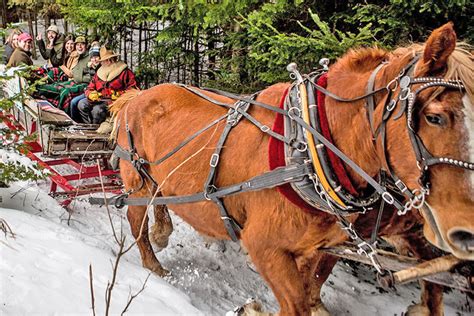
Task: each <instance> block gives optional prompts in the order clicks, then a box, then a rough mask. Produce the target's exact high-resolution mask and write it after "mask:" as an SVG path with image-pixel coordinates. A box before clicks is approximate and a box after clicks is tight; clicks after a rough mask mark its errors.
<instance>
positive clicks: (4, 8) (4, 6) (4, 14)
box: [2, 0, 8, 29]
mask: <svg viewBox="0 0 474 316" xmlns="http://www.w3.org/2000/svg"><path fill="white" fill-rule="evenodd" d="M7 9H8V6H7V0H2V28H3V29H5V28H6V27H7V19H8V15H7Z"/></svg>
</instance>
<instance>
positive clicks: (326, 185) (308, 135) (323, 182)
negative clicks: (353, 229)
mask: <svg viewBox="0 0 474 316" xmlns="http://www.w3.org/2000/svg"><path fill="white" fill-rule="evenodd" d="M299 90H300V97H301V108H302V110H303V111H302V112H303V120H304V121H305V122H306V124H308V125H310V126H311V122H310V120H309V108H308V94H307V92H306V86H305V84H304V83H301V84H299ZM305 134H306V139H307V141H308V149H309V152H310V154H311V161H312V163H313V167H314V170H315V171H316V174H317V175H318V178H319V181H320V182H321V185H322V186H323V188H324V190H325V191H326V192H327V193H328V194H329V196H330V197H331V199H332V200H333V201H334V202H336V203H337V204H339V205H340V206H341V207H343V208H346V205H345V204H344V202H342V201H341V199H340V198H339V196H338V195H337V194H336V192H335V191H334V190H333V188H332V187H331V185H330V184H329V182H328V180H327V179H326V176H325V175H324V171H323V168H322V166H321V162H320V161H319V158H318V153H317V152H316V145H315V143H314V138H313V134H311V132H310V131H308V130H305Z"/></svg>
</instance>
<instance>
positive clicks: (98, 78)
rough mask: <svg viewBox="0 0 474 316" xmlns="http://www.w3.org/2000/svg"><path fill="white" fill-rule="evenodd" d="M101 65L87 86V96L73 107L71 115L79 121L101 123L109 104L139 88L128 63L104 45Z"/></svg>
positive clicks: (101, 51) (106, 113)
mask: <svg viewBox="0 0 474 316" xmlns="http://www.w3.org/2000/svg"><path fill="white" fill-rule="evenodd" d="M100 62H101V67H100V68H99V70H98V71H97V73H96V74H95V75H94V77H93V78H92V81H91V82H90V83H89V85H88V86H87V88H86V91H85V95H86V98H85V99H82V100H81V101H79V103H78V105H77V108H74V109H73V108H71V117H72V119H73V120H74V121H76V122H79V123H88V124H100V123H102V122H104V121H105V119H106V118H107V115H108V110H107V107H108V105H109V104H110V103H111V102H112V101H114V100H115V99H117V98H118V97H119V96H120V95H121V94H122V93H123V92H124V91H125V90H128V89H130V88H137V82H136V80H135V75H134V74H133V72H132V71H131V70H130V69H128V66H127V64H125V63H124V62H123V61H119V60H118V55H117V54H115V53H114V52H113V51H111V50H108V49H106V48H105V47H102V48H101V49H100Z"/></svg>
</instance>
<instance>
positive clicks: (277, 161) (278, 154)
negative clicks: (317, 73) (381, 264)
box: [268, 75, 357, 212]
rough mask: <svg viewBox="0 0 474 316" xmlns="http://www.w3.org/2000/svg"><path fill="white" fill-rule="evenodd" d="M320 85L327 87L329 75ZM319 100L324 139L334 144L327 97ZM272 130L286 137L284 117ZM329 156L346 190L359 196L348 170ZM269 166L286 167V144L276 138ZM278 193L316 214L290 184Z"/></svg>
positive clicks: (272, 143)
mask: <svg viewBox="0 0 474 316" xmlns="http://www.w3.org/2000/svg"><path fill="white" fill-rule="evenodd" d="M318 84H319V85H320V86H322V87H326V86H327V75H323V76H321V77H320V78H319V80H318ZM287 94H288V90H286V91H285V93H284V94H283V96H282V98H281V100H280V104H279V106H280V108H281V109H282V108H283V106H284V102H285V98H286V95H287ZM317 98H318V116H319V120H320V126H321V129H322V132H323V135H324V137H326V138H327V139H328V140H329V141H331V142H332V137H331V133H330V131H329V124H328V121H327V117H326V109H325V106H324V100H325V95H324V94H323V93H320V92H319V91H318V93H317ZM272 130H273V131H274V132H276V133H279V134H281V135H284V124H283V115H281V114H277V117H276V119H275V122H274V123H273V127H272ZM326 151H327V153H328V156H329V160H330V161H331V164H332V168H333V170H334V173H335V174H336V177H337V179H338V181H339V183H341V184H342V185H343V186H344V188H345V189H346V190H347V191H348V192H349V193H351V194H354V195H357V191H356V190H355V189H354V187H353V186H352V183H351V181H350V179H349V178H348V176H347V173H346V170H345V169H344V165H343V163H342V162H341V160H340V159H339V157H337V156H336V155H335V154H334V153H333V152H332V151H330V150H327V148H326ZM268 157H269V164H270V170H273V169H275V168H277V167H281V166H284V165H285V154H284V144H283V142H281V141H280V140H278V139H276V138H271V139H270V143H269V156H268ZM277 189H278V191H279V192H280V193H281V194H283V195H284V196H285V197H286V198H287V199H288V200H290V201H291V202H292V203H293V204H295V205H296V206H298V207H300V208H302V209H303V210H306V211H309V212H315V211H317V209H315V208H314V207H312V206H311V205H309V204H308V203H306V202H305V201H304V200H303V199H302V198H300V196H299V195H298V194H297V193H296V192H295V191H294V190H293V188H292V187H291V185H290V184H284V185H281V186H279V187H278V188H277Z"/></svg>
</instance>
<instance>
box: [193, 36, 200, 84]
mask: <svg viewBox="0 0 474 316" xmlns="http://www.w3.org/2000/svg"><path fill="white" fill-rule="evenodd" d="M193 48H194V49H193V55H194V56H193V57H194V60H193V61H194V65H193V85H195V86H199V84H200V81H201V80H200V78H199V68H200V62H199V61H200V60H199V30H198V31H197V32H196V36H195V37H194V47H193Z"/></svg>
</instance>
